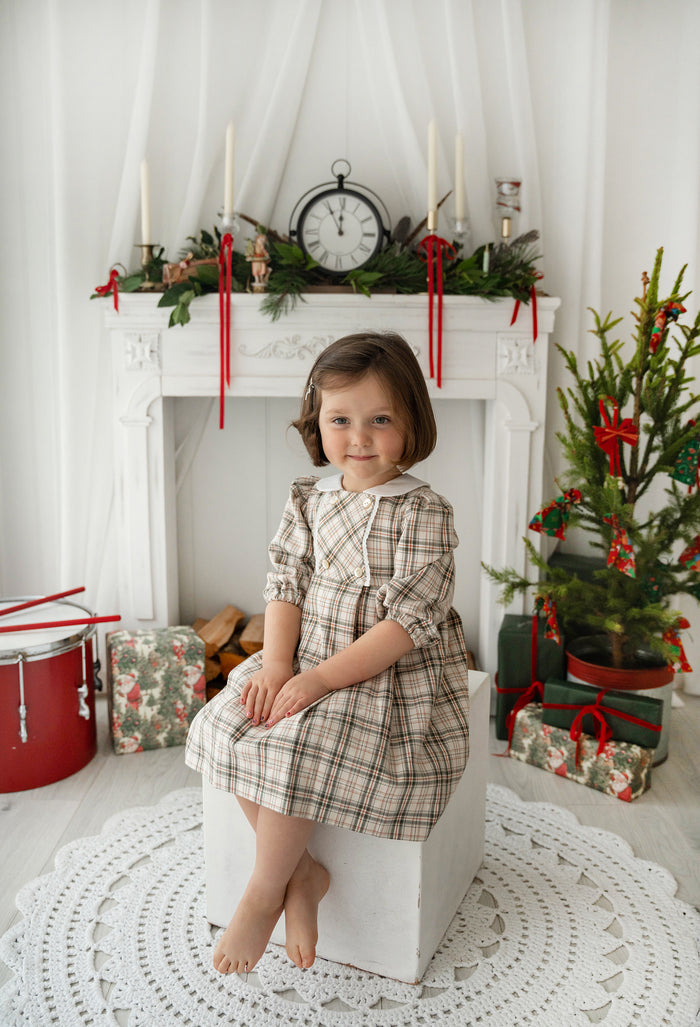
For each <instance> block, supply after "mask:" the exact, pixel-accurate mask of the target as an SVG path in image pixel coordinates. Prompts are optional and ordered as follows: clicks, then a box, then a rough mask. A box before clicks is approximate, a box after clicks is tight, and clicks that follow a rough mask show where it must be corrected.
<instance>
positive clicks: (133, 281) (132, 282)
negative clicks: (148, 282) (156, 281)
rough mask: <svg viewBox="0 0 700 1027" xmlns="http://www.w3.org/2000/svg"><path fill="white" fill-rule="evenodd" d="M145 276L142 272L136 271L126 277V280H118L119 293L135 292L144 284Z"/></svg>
mask: <svg viewBox="0 0 700 1027" xmlns="http://www.w3.org/2000/svg"><path fill="white" fill-rule="evenodd" d="M145 277H146V276H145V275H144V274H143V272H142V271H137V272H136V274H133V275H127V276H126V278H121V279H120V280H119V289H120V291H121V292H136V290H137V289H140V288H141V286H142V285H143V283H144V280H145Z"/></svg>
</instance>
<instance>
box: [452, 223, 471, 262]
mask: <svg viewBox="0 0 700 1027" xmlns="http://www.w3.org/2000/svg"><path fill="white" fill-rule="evenodd" d="M448 220H449V225H450V232H451V234H452V239H453V240H454V242H455V248H456V249H457V250H458V252H459V255H460V257H464V256H465V254H467V253H468V252H469V250H470V249H471V235H472V227H471V225H470V223H469V218H468V217H461V218H455V217H451V218H449V219H448Z"/></svg>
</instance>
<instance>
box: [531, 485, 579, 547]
mask: <svg viewBox="0 0 700 1027" xmlns="http://www.w3.org/2000/svg"><path fill="white" fill-rule="evenodd" d="M581 499H582V496H581V493H580V492H579V490H578V489H569V490H568V491H567V492H565V493H564V495H563V496H558V497H557V499H554V500H552V502H551V503H550V504H549V505H548V506H545V507H544V508H543V509H542V510H539V511H538V512H537V513H536V514H535V516H534V517H533V518H532V520H531V521H530V523H529V525H528V527H529V528H531V529H532V530H533V531H538V532H540V534H541V535H550V536H552V537H553V538H560V539H564V538H566V525H567V522H568V520H569V507H570V506H572V505H573V504H574V503H580V502H581Z"/></svg>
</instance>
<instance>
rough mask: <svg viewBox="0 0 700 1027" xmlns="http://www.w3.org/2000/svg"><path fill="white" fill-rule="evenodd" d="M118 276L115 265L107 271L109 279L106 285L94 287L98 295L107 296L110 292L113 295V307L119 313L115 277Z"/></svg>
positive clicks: (117, 289)
mask: <svg viewBox="0 0 700 1027" xmlns="http://www.w3.org/2000/svg"><path fill="white" fill-rule="evenodd" d="M118 278H119V272H118V271H117V269H116V268H115V267H113V268H112V270H111V271H110V272H109V281H108V282H107V284H106V285H98V286H96V288H95V292H96V293H97V295H98V296H108V295H109V293H110V292H111V293H112V296H113V297H114V309H115V310H116V311H117V313H119V288H118V284H117V279H118Z"/></svg>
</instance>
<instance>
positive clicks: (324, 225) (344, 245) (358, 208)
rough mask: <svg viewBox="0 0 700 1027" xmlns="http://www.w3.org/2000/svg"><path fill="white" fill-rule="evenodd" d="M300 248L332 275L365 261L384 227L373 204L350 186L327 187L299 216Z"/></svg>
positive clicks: (381, 234) (346, 270)
mask: <svg viewBox="0 0 700 1027" xmlns="http://www.w3.org/2000/svg"><path fill="white" fill-rule="evenodd" d="M297 237H298V240H299V244H300V246H301V248H302V249H303V250H304V251H305V252H306V253H308V254H309V255H310V256H312V257H313V259H314V260H315V261H317V262H318V263H319V264H320V265H321V267H322V268H323V269H324V270H325V271H328V272H329V273H331V274H334V275H342V274H347V273H348V271H353V270H354V269H355V268H357V267H362V265H363V264H366V263H367V261H368V260H369V259H370V257H373V256H374V255H375V253H377V252H378V251H379V249H380V247H381V245H382V242H383V238H384V229H383V227H382V219H381V217H380V216H379V211H378V210H377V208H376V207H375V206H374V204H373V203H372V202H371V201H370V200H368V199H367V197H365V196H362V195H361V194H360V193H356V192H353V191H352V190H351V189H328V190H327V191H326V192H323V193H319V194H318V195H317V196H314V197H313V199H311V200H310V201H309V202H308V203H307V204H306V206H305V207H304V209H303V210H302V212H301V214H300V216H299V225H298V228H297Z"/></svg>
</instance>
